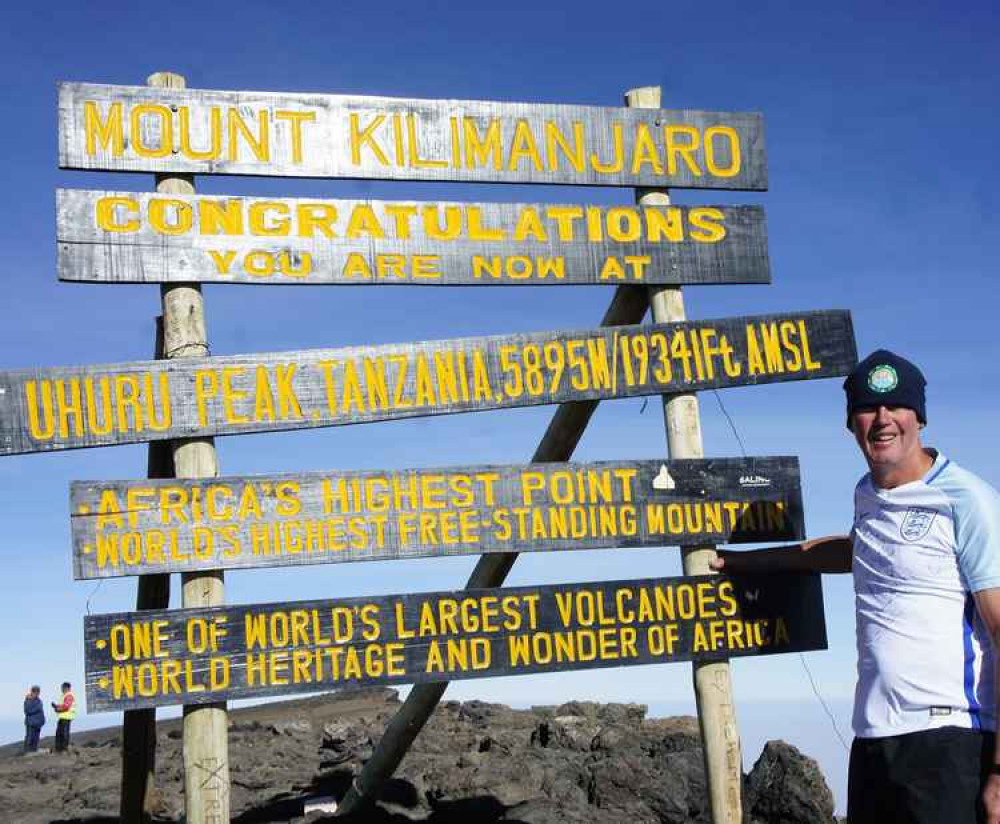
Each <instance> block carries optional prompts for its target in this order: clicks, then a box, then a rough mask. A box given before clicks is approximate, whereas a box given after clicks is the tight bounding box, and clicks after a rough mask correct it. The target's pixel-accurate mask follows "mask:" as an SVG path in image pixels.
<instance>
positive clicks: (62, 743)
mask: <svg viewBox="0 0 1000 824" xmlns="http://www.w3.org/2000/svg"><path fill="white" fill-rule="evenodd" d="M52 709H54V710H55V711H56V718H58V719H59V720H58V721H57V722H56V746H55V751H56V752H66V750H67V748H68V747H69V725H70V723H71V722H72V721H73V719H74V718H76V698H75V697H74V695H73V685H72V684H70V682H69V681H63V685H62V703H60V704H57V703H56V702H55V701H53V702H52Z"/></svg>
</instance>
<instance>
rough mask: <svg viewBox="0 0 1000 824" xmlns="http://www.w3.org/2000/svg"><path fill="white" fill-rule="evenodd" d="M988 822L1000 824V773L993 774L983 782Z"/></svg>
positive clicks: (987, 823)
mask: <svg viewBox="0 0 1000 824" xmlns="http://www.w3.org/2000/svg"><path fill="white" fill-rule="evenodd" d="M983 806H984V807H985V808H986V824H1000V775H991V776H990V777H989V778H987V779H986V783H985V784H983Z"/></svg>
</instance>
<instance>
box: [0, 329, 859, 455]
mask: <svg viewBox="0 0 1000 824" xmlns="http://www.w3.org/2000/svg"><path fill="white" fill-rule="evenodd" d="M856 361H857V353H856V348H855V343H854V335H853V329H852V326H851V318H850V314H849V313H848V312H844V311H828V312H802V313H795V314H784V315H763V316H751V317H740V318H727V319H723V320H716V321H689V322H686V323H679V324H664V325H654V326H632V327H617V328H613V329H589V330H582V331H578V332H543V333H535V334H522V335H505V336H494V337H483V338H465V339H456V340H445V341H430V342H423V343H411V344H386V345H381V346H366V347H349V348H344V349H319V350H307V351H300V352H284V353H269V354H261V355H233V356H227V357H213V358H185V359H178V360H177V361H171V362H159V361H138V362H134V363H124V364H112V365H101V366H85V367H61V368H60V367H57V368H48V369H21V370H17V371H10V372H0V455H4V454H17V453H23V452H44V451H51V450H57V449H72V448H79V447H87V446H111V445H114V444H121V443H134V442H141V441H152V440H162V439H172V438H189V437H207V436H213V435H235V434H245V433H250V432H267V431H279V430H283V429H302V428H309V427H318V426H338V425H343V424H350V423H364V422H368V421H378V420H389V419H398V418H409V417H419V416H424V415H439V414H447V413H453V412H471V411H479V410H487V409H505V408H511V407H518V406H534V405H538V404H550V403H562V402H564V401H571V400H603V399H608V398H621V397H636V396H642V395H651V394H661V393H672V392H678V391H681V390H690V391H694V390H699V389H708V388H716V387H726V386H744V385H756V384H767V383H774V382H778V381H794V380H805V379H812V378H825V377H833V376H838V375H844V374H847V372H849V371H850V369H851V368H852V367H853V366H854V364H855V362H856Z"/></svg>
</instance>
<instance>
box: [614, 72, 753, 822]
mask: <svg viewBox="0 0 1000 824" xmlns="http://www.w3.org/2000/svg"><path fill="white" fill-rule="evenodd" d="M625 102H626V104H627V105H628V106H629V107H633V108H645V109H659V108H661V104H660V87H659V86H646V87H643V88H638V89H631V90H630V91H628V92H627V93H626V94H625ZM636 194H637V200H638V202H639V204H640V205H642V206H665V205H668V204H669V203H670V196H669V194H668V192H667V190H666V189H639V190H637V191H636ZM649 305H650V309H651V310H652V316H653V321H654V322H655V323H674V322H677V321H682V320H685V314H684V298H683V296H682V295H681V288H680V287H679V286H665V287H664V286H659V287H650V289H649ZM663 417H664V421H665V423H666V428H667V448H668V450H669V455H670V457H671V458H673V459H675V460H677V459H681V458H703V457H704V456H705V450H704V447H703V445H702V438H701V418H700V416H699V413H698V398H697V397H696V396H695V395H694V394H677V395H664V396H663ZM715 557H716V553H715V547H713V546H704V547H691V548H685V549H683V550H682V559H683V564H684V574H685V575H707V574H709V573H711V571H712V570H711V568H710V567H709V562H710V561H712V560H713V559H714V558H715ZM692 668H693V680H694V693H695V702H696V704H697V707H698V726H699V727H700V728H701V740H702V746H703V748H704V753H705V775H706V779H707V782H708V793H709V802H710V804H711V811H712V821H713V822H714V824H739V822H740V821H741V820H742V816H743V813H742V802H741V793H740V790H741V786H742V781H743V765H742V761H741V756H740V739H739V731H738V728H737V726H736V712H735V709H734V707H733V687H732V679H731V676H730V671H729V662H728V661H720V662H713V663H709V664H699V663H695V664H692Z"/></svg>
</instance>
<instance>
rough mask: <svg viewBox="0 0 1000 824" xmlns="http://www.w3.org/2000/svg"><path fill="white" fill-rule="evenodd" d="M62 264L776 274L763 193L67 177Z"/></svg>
mask: <svg viewBox="0 0 1000 824" xmlns="http://www.w3.org/2000/svg"><path fill="white" fill-rule="evenodd" d="M56 198H57V210H56V213H57V219H58V228H57V231H58V248H59V277H60V279H62V280H70V281H91V282H109V283H163V282H169V281H185V282H191V281H199V282H216V283H256V284H293V285H294V284H317V283H335V284H368V283H378V284H390V285H391V284H420V285H424V286H448V285H456V284H466V285H504V284H507V285H515V286H516V285H525V284H529V285H535V284H537V285H542V286H545V285H559V284H574V283H586V284H613V285H617V284H619V283H686V284H711V283H767V282H769V281H770V266H769V261H768V254H767V228H766V223H765V219H764V210H763V209H762V208H761V207H759V206H668V207H662V208H646V209H643V208H642V207H638V206H628V205H626V206H586V207H584V206H579V205H559V204H540V203H450V202H424V203H420V202H412V201H373V200H304V199H294V198H280V199H269V198H256V197H232V196H225V195H191V196H183V195H160V194H137V193H132V192H96V191H81V190H75V189H60V190H58V192H57V195H56Z"/></svg>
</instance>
